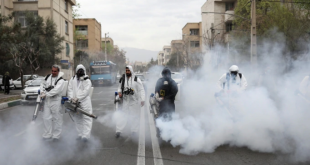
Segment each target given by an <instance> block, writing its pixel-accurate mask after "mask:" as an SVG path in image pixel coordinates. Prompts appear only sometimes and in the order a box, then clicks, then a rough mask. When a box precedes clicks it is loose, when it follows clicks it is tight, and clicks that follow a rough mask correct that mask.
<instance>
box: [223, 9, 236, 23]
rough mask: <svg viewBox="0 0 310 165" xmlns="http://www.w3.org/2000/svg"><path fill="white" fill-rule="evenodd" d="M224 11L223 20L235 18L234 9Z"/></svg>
mask: <svg viewBox="0 0 310 165" xmlns="http://www.w3.org/2000/svg"><path fill="white" fill-rule="evenodd" d="M225 13H226V14H225V22H232V21H233V20H234V19H235V17H234V16H233V15H234V14H235V11H234V10H227V11H226V12H225Z"/></svg>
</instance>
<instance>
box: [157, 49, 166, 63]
mask: <svg viewBox="0 0 310 165" xmlns="http://www.w3.org/2000/svg"><path fill="white" fill-rule="evenodd" d="M164 57H165V56H164V51H160V52H158V55H157V61H158V65H163V64H164V62H165V58H164Z"/></svg>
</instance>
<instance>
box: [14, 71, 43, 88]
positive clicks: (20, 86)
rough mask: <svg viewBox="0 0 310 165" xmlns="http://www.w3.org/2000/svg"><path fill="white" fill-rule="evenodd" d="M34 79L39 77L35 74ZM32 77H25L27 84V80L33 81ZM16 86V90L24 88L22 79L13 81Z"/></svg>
mask: <svg viewBox="0 0 310 165" xmlns="http://www.w3.org/2000/svg"><path fill="white" fill-rule="evenodd" d="M32 77H33V78H37V77H38V75H36V74H34V75H32ZM32 77H31V75H24V76H23V78H24V82H26V81H27V80H29V79H32ZM13 83H14V85H15V88H22V82H21V78H20V77H19V78H18V79H16V80H14V81H13Z"/></svg>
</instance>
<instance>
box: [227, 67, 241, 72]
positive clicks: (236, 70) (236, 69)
mask: <svg viewBox="0 0 310 165" xmlns="http://www.w3.org/2000/svg"><path fill="white" fill-rule="evenodd" d="M229 71H230V72H239V67H238V66H237V65H233V66H231V67H230V68H229Z"/></svg>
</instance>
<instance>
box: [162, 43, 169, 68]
mask: <svg viewBox="0 0 310 165" xmlns="http://www.w3.org/2000/svg"><path fill="white" fill-rule="evenodd" d="M163 52H164V57H163V61H164V62H163V65H166V64H167V63H168V62H169V60H170V58H171V46H170V45H169V46H168V45H166V46H164V47H163Z"/></svg>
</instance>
